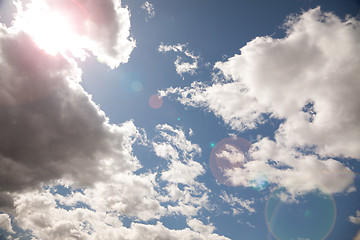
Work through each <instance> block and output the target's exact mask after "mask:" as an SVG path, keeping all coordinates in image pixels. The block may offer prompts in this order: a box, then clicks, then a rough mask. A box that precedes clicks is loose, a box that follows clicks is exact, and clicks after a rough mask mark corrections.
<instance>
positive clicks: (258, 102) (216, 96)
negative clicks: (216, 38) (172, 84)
mask: <svg viewBox="0 0 360 240" xmlns="http://www.w3.org/2000/svg"><path fill="white" fill-rule="evenodd" d="M359 24H360V23H359V21H357V20H356V19H354V18H348V19H347V20H345V21H342V20H341V19H339V18H338V17H337V16H335V15H334V14H332V13H323V12H322V11H321V10H320V8H315V9H311V10H309V11H307V12H303V13H302V14H300V15H298V16H292V17H290V18H289V19H288V20H287V22H286V24H285V27H286V28H287V36H286V37H284V38H280V39H274V38H272V37H269V36H266V37H257V38H255V39H254V40H252V41H250V42H248V43H247V44H246V46H244V47H243V48H241V54H239V55H235V56H234V57H231V58H229V59H228V60H227V61H225V62H217V63H216V64H215V69H219V70H220V72H221V73H222V74H224V76H225V79H223V80H219V79H217V78H215V79H214V82H213V84H212V85H210V86H209V85H206V84H204V83H193V84H192V85H191V87H185V88H169V89H166V90H163V91H160V95H161V96H177V100H178V101H179V102H181V103H182V104H184V105H187V106H193V107H202V108H205V109H207V110H209V111H212V112H214V114H215V115H217V116H219V117H221V118H222V119H223V120H224V121H225V123H227V124H229V125H230V127H231V128H233V129H235V130H239V131H243V130H246V129H254V128H256V127H257V126H258V125H259V124H262V123H264V114H266V115H271V117H272V118H278V119H282V120H284V122H283V123H282V124H281V125H280V127H279V129H278V130H277V131H276V132H275V141H270V140H268V139H263V140H260V141H259V142H258V143H257V144H256V147H257V148H256V150H255V151H253V161H250V162H247V163H246V164H245V165H244V167H243V168H235V169H231V170H229V171H228V177H229V178H231V179H232V181H233V183H234V184H235V185H244V186H248V187H250V186H252V185H254V181H255V182H256V179H257V178H258V177H261V178H264V177H265V178H266V179H267V181H268V182H269V183H273V184H276V185H281V186H286V187H287V188H288V190H289V191H290V192H292V193H293V194H299V193H305V192H308V191H312V190H314V189H316V188H320V189H323V190H324V191H327V192H330V193H335V192H342V191H346V190H348V191H350V190H351V185H352V183H353V177H354V174H353V173H352V172H351V171H350V169H348V168H347V167H345V166H344V165H342V164H341V163H340V162H338V161H336V160H333V159H331V158H333V157H350V158H360V149H359V148H358V147H357V146H359V144H360V126H359V124H358V123H359V122H360V115H359V113H360V109H359V106H360V98H359V96H358V95H359V94H358V93H359V92H360V84H359V78H358V76H359V75H360V68H359V67H358V66H359V65H360V57H359V56H360V47H359V46H360V45H359V42H360V34H359V31H360V30H359V29H360V28H359V26H360V25H359ZM339 49H341V51H339ZM269 146H271V147H269ZM254 149H255V148H254ZM308 149H311V150H312V151H313V152H314V155H311V154H310V155H305V154H302V152H303V151H302V150H308ZM280 152H281V154H280ZM316 154H318V155H316ZM283 156H287V158H285V157H283ZM268 160H272V161H274V162H276V163H277V164H278V166H276V165H273V163H271V161H270V162H269V161H268ZM280 166H281V167H280ZM334 176H337V177H336V178H335V177H334ZM334 179H340V180H337V181H335V180H334ZM252 187H256V186H252Z"/></svg>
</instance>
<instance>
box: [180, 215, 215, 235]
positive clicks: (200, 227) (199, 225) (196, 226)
mask: <svg viewBox="0 0 360 240" xmlns="http://www.w3.org/2000/svg"><path fill="white" fill-rule="evenodd" d="M186 223H187V225H188V226H189V227H190V228H191V229H192V230H194V231H195V232H199V233H204V234H206V235H210V234H212V233H213V232H214V231H215V227H214V226H213V225H212V224H209V225H205V224H204V223H203V222H201V221H200V220H198V219H195V218H193V219H189V220H187V221H186Z"/></svg>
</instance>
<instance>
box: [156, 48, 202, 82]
mask: <svg viewBox="0 0 360 240" xmlns="http://www.w3.org/2000/svg"><path fill="white" fill-rule="evenodd" d="M158 50H159V52H170V51H172V52H181V53H183V54H184V55H185V56H186V57H187V58H190V59H191V61H192V62H186V61H184V60H183V57H181V56H177V57H176V60H175V62H174V65H175V69H176V72H177V73H178V74H179V75H180V76H181V77H182V78H183V74H184V73H188V74H190V75H194V74H196V70H197V69H198V60H199V56H196V55H195V54H194V53H193V52H190V51H189V50H188V49H187V44H176V45H164V44H163V43H161V44H160V45H159V48H158ZM183 79H184V78H183Z"/></svg>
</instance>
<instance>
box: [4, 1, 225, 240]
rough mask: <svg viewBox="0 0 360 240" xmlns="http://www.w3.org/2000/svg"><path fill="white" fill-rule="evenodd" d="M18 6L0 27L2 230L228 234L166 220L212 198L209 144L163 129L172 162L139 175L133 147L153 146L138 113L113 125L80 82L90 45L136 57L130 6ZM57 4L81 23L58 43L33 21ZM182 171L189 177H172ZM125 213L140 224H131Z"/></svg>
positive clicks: (61, 235)
mask: <svg viewBox="0 0 360 240" xmlns="http://www.w3.org/2000/svg"><path fill="white" fill-rule="evenodd" d="M17 11H18V14H17V15H16V16H15V21H14V25H13V26H11V27H6V26H4V25H1V26H0V68H1V71H2V74H1V76H0V85H1V90H0V131H1V133H2V134H1V136H0V165H1V169H0V213H1V214H0V228H1V229H2V234H5V233H4V231H5V232H7V234H8V236H9V237H10V238H11V236H13V237H14V238H16V237H19V236H20V235H19V234H15V233H14V231H13V229H23V230H25V232H22V233H21V234H22V235H23V237H28V238H32V239H55V240H56V239H109V240H111V239H128V240H133V239H143V237H144V236H150V239H184V236H186V237H185V238H187V239H226V238H224V237H221V236H218V235H217V234H215V233H213V230H212V231H210V230H211V229H212V228H213V227H212V225H211V224H209V226H205V225H204V226H203V227H202V228H201V226H200V223H194V221H195V220H193V221H192V222H191V223H189V228H185V229H181V230H170V229H168V228H166V227H164V226H163V225H162V224H161V222H160V221H161V217H163V216H165V215H166V214H168V213H169V212H176V213H178V214H182V215H185V216H187V217H188V216H195V215H196V214H197V211H198V210H199V209H201V208H202V207H203V206H204V205H206V204H205V203H206V202H207V195H206V191H207V190H206V188H205V187H204V186H203V185H202V184H200V183H197V182H196V181H195V179H196V178H197V177H198V176H199V175H202V174H203V173H204V169H203V168H202V166H201V165H200V164H199V163H197V162H196V161H195V160H194V157H195V156H198V155H199V154H200V151H201V150H200V148H199V147H198V146H197V145H195V144H193V143H191V142H189V141H188V140H187V139H186V137H185V134H184V133H183V132H182V131H181V130H178V129H175V128H172V127H170V126H168V125H163V126H159V127H158V129H159V134H160V136H159V138H158V139H165V140H169V141H171V143H172V145H171V146H170V145H166V144H165V142H163V143H160V142H161V141H160V140H159V141H157V143H158V146H160V148H157V147H156V150H155V151H156V154H157V155H159V156H161V157H164V158H165V159H166V160H167V161H168V162H169V166H168V168H166V170H164V171H163V172H162V173H156V172H155V170H154V171H153V172H151V171H150V170H149V171H148V172H145V173H136V171H137V170H139V169H140V168H141V167H142V166H141V164H140V161H139V160H138V159H137V157H136V156H134V153H133V149H132V146H133V144H134V143H135V142H137V143H140V144H148V143H147V142H146V141H147V139H146V135H145V133H144V132H143V131H142V130H141V129H139V128H137V127H136V126H135V125H134V123H133V121H131V120H130V121H127V122H124V123H123V124H120V125H115V124H111V123H109V119H108V118H107V117H106V115H105V113H104V112H103V111H101V109H100V108H99V106H97V105H96V104H95V103H94V102H93V101H92V99H91V96H90V95H89V94H88V93H87V92H86V91H85V90H84V89H83V88H82V87H81V85H80V82H81V73H82V70H81V69H80V68H79V67H78V65H77V63H76V61H75V60H74V58H76V57H80V58H82V57H84V55H83V54H86V52H88V51H90V52H92V53H93V54H94V55H95V56H97V57H98V58H99V59H100V60H103V62H104V63H106V64H107V65H108V66H109V67H112V68H113V67H116V66H118V65H119V64H120V63H122V62H126V61H127V59H128V57H129V54H130V52H131V50H132V49H133V47H134V41H133V40H131V39H129V38H128V36H129V27H130V22H129V11H128V10H127V9H126V8H122V7H121V6H120V2H119V1H85V0H83V1H81V0H80V1H57V0H53V1H50V0H48V1H45V0H44V1H27V3H26V4H25V3H20V2H17ZM48 11H50V13H51V16H62V14H61V13H62V12H64V11H66V13H67V16H68V18H69V19H65V20H66V21H70V20H71V22H72V23H74V24H73V25H72V27H73V28H74V29H71V32H70V33H69V29H59V31H64V32H62V33H67V34H70V35H69V36H63V37H64V38H62V40H63V41H60V42H52V41H50V43H51V44H50V45H47V44H45V43H46V42H47V41H45V40H44V39H46V40H49V38H50V39H51V37H52V36H51V34H52V33H51V32H50V35H49V32H47V29H46V28H44V29H43V31H42V32H38V31H39V29H37V28H33V25H31V24H30V25H27V23H28V21H30V20H31V21H33V20H34V19H36V16H38V14H39V13H41V14H42V15H39V17H44V16H48V15H47V14H48ZM79 13H81V14H79ZM34 14H35V15H34ZM30 17H31V18H30ZM48 17H49V16H48ZM77 18H80V19H77ZM25 20H28V21H25ZM42 20H43V19H42V18H40V19H37V20H34V21H37V22H39V23H41V21H42ZM63 20H64V19H61V18H60V19H57V18H56V19H51V18H50V19H49V21H55V22H57V21H60V22H62V21H63ZM53 23H54V22H53ZM44 24H45V23H44ZM42 26H43V27H46V25H42ZM40 30H41V29H40ZM57 36H58V37H59V35H57ZM67 37H75V39H77V37H78V39H80V40H81V41H83V43H85V45H84V48H82V47H81V48H78V46H77V45H76V44H77V43H76V42H75V43H74V44H75V45H71V46H70V45H66V41H67ZM43 40H44V41H43ZM55 40H56V39H55ZM63 43H64V45H63ZM44 44H45V45H44ZM69 52H70V53H71V54H69ZM165 132H168V133H167V134H165ZM174 135H176V138H177V139H175V138H173V137H174ZM179 139H180V140H179ZM177 140H179V141H177ZM154 146H155V145H154ZM156 146H157V145H156ZM161 146H164V149H165V150H164V149H161ZM168 149H170V150H171V149H175V150H174V152H173V153H171V151H170V150H168ZM174 169H179V171H180V172H181V173H183V174H185V175H186V176H187V177H188V178H187V179H184V178H182V176H177V177H176V178H174V179H171V178H170V177H169V175H170V174H171V172H172V171H173V172H176V171H175V170H174ZM160 183H161V184H165V185H166V189H165V190H164V191H160V189H161V188H160V186H159V184H160ZM180 184H183V185H182V186H181V187H180V186H179V185H180ZM61 189H63V190H61ZM64 189H65V190H64ZM179 191H180V194H179ZM165 199H171V200H169V201H168V202H171V203H172V204H165V203H164V201H165ZM10 216H11V218H10ZM49 216H51V217H49ZM125 218H126V219H130V221H132V220H136V221H138V222H141V223H134V222H133V223H131V225H130V226H128V227H125V226H124V225H123V219H125ZM149 220H152V224H149V223H148V222H147V221H149ZM154 222H155V224H154ZM14 226H16V228H13V227H14Z"/></svg>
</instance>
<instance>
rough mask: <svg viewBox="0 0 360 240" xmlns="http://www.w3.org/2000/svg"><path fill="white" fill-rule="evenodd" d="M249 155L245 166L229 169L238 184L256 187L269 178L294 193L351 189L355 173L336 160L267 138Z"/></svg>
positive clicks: (230, 176) (269, 180)
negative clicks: (249, 159)
mask: <svg viewBox="0 0 360 240" xmlns="http://www.w3.org/2000/svg"><path fill="white" fill-rule="evenodd" d="M250 156H251V158H252V160H251V161H248V162H246V163H244V165H243V166H242V167H238V168H233V169H229V170H228V171H227V176H228V177H229V179H230V181H231V182H232V183H233V184H234V185H235V186H239V185H242V186H247V187H253V188H255V189H257V188H259V186H258V184H259V182H260V183H261V182H264V181H266V182H267V183H270V184H275V185H277V186H282V187H286V188H287V190H288V192H289V193H291V194H293V195H299V194H300V195H301V194H306V193H309V192H311V191H314V190H315V189H320V190H322V191H323V192H325V193H339V192H343V191H352V185H353V182H354V173H353V172H352V171H351V170H350V169H349V168H347V167H345V166H344V165H343V164H341V163H340V162H339V161H336V160H334V159H326V160H323V159H320V158H319V157H318V156H316V155H311V154H310V155H306V154H304V153H301V152H299V151H297V150H295V149H289V148H287V147H285V146H283V145H281V144H279V143H276V142H274V141H271V140H269V139H267V138H263V139H262V140H260V141H259V142H257V143H255V144H253V146H252V148H251V150H250ZM258 180H260V181H258ZM260 187H261V186H260Z"/></svg>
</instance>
